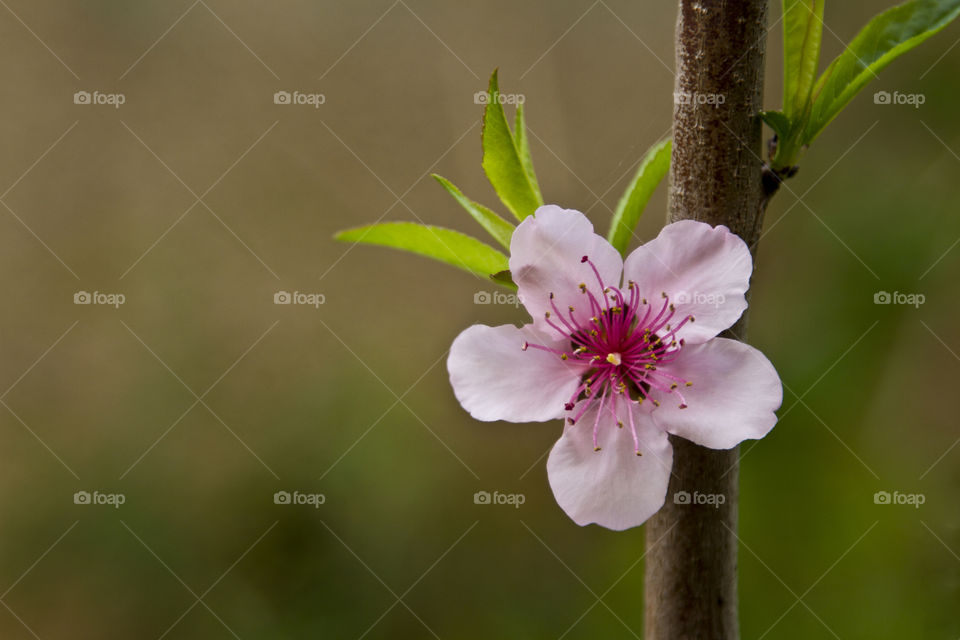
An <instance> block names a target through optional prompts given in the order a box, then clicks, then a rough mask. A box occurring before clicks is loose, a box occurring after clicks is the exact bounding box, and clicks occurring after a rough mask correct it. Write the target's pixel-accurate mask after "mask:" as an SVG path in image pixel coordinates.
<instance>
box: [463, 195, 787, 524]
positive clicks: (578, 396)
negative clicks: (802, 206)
mask: <svg viewBox="0 0 960 640" xmlns="http://www.w3.org/2000/svg"><path fill="white" fill-rule="evenodd" d="M510 254H511V255H510V272H511V274H512V276H513V280H514V282H515V283H516V284H517V287H518V297H519V299H520V300H521V301H522V303H523V305H524V307H525V308H526V310H527V311H528V312H529V313H530V315H531V317H532V318H533V321H532V323H530V324H527V325H525V326H523V327H520V328H518V327H516V326H513V325H503V326H499V327H489V326H485V325H474V326H472V327H469V328H468V329H466V330H465V331H463V332H462V333H461V334H460V335H459V336H458V337H457V338H456V339H455V340H454V342H453V345H452V347H451V349H450V356H449V358H448V361H447V368H448V371H449V374H450V382H451V384H452V386H453V390H454V393H455V395H456V397H457V399H458V400H459V401H460V404H461V405H462V406H463V407H464V409H466V410H467V411H468V412H469V413H470V415H472V416H473V417H474V418H476V419H477V420H482V421H494V420H506V421H510V422H542V421H547V420H555V419H560V418H562V419H563V420H564V427H563V434H562V436H561V437H560V439H559V440H558V441H557V442H556V444H555V445H554V447H553V449H552V450H551V452H550V456H549V458H548V460H547V475H548V478H549V482H550V486H551V488H552V490H553V494H554V496H555V497H556V500H557V502H558V504H559V505H560V506H561V507H562V508H563V510H564V511H566V513H567V514H568V515H569V516H570V517H571V518H572V519H573V520H574V521H575V522H576V523H577V524H580V525H586V524H589V523H597V524H600V525H602V526H604V527H607V528H610V529H616V530H622V529H626V528H629V527H634V526H637V525H640V524H642V523H643V522H644V521H646V520H647V519H648V518H649V517H650V516H652V515H653V514H654V513H656V512H657V511H658V510H659V509H660V507H661V506H663V503H664V499H665V497H666V493H667V487H668V484H669V480H670V474H671V466H672V464H673V449H672V447H671V444H670V440H669V438H668V434H673V435H675V436H679V437H683V438H686V439H687V440H690V441H692V442H695V443H697V444H699V445H702V446H705V447H709V448H712V449H729V448H731V447H733V446H735V445H737V444H738V443H740V442H741V441H743V440H745V439H748V438H753V439H756V438H762V437H763V436H765V435H766V434H767V433H768V432H769V431H770V429H772V428H773V426H774V424H776V421H777V418H776V415H775V413H774V412H775V411H776V410H777V409H778V408H779V407H780V403H781V401H782V396H783V391H782V388H781V384H780V378H779V377H778V375H777V372H776V370H775V369H774V368H773V365H772V364H771V363H770V361H769V360H767V358H766V357H765V356H764V355H763V354H762V353H761V352H760V351H758V350H756V349H754V348H753V347H751V346H749V345H746V344H744V343H742V342H738V341H736V340H730V339H727V338H719V337H717V335H718V334H719V333H720V332H722V331H724V330H725V329H728V328H730V327H731V326H732V325H733V324H734V323H735V322H736V321H737V319H738V318H739V317H740V316H741V314H742V313H743V311H744V309H746V308H747V301H746V298H745V296H744V294H745V293H746V291H747V289H748V287H749V283H750V275H751V272H752V270H753V261H752V258H751V256H750V251H749V250H748V249H747V246H746V244H745V243H744V242H743V240H741V239H740V238H739V237H737V236H736V235H734V234H733V233H731V232H730V231H729V230H728V229H727V228H726V227H723V226H718V227H712V226H710V225H708V224H705V223H702V222H696V221H692V220H684V221H680V222H675V223H673V224H669V225H667V226H666V227H664V228H663V230H662V231H661V232H660V234H659V235H658V236H657V237H656V238H655V239H653V240H651V241H650V242H647V243H646V244H644V245H642V246H640V247H639V248H638V249H636V250H635V251H634V252H633V253H631V254H630V255H629V256H628V257H627V258H626V260H623V259H622V258H621V257H620V254H619V253H618V252H617V250H616V249H615V248H614V247H613V246H612V245H610V244H609V243H608V242H607V241H606V240H605V239H603V238H602V237H600V236H598V235H596V234H595V233H594V231H593V225H592V224H591V223H590V221H589V220H588V219H587V218H586V217H585V216H584V215H583V214H582V213H580V212H578V211H573V210H567V209H561V208H560V207H557V206H554V205H547V206H543V207H540V208H539V209H538V210H537V211H536V213H535V214H534V215H533V216H531V217H528V218H526V219H525V220H524V221H523V222H521V223H520V224H519V225H518V226H517V229H516V231H515V232H514V234H513V237H512V239H511V243H510Z"/></svg>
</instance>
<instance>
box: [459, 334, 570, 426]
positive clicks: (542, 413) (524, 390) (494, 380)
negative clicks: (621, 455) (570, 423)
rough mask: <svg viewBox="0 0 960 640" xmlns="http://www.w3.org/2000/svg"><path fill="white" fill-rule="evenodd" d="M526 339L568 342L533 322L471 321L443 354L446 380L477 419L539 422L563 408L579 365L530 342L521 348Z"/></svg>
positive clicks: (556, 344)
mask: <svg viewBox="0 0 960 640" xmlns="http://www.w3.org/2000/svg"><path fill="white" fill-rule="evenodd" d="M525 341H529V342H531V343H535V344H540V345H544V346H549V347H553V348H559V349H568V350H569V348H570V344H569V342H555V341H554V339H553V338H552V337H550V336H546V335H544V334H542V333H541V332H539V331H537V330H536V329H534V328H533V326H532V325H527V326H525V327H523V328H522V329H518V328H517V327H515V326H513V325H503V326H500V327H488V326H485V325H481V324H475V325H473V326H472V327H469V328H467V329H466V330H465V331H463V333H461V334H460V335H459V336H457V338H456V340H454V341H453V345H452V346H451V347H450V356H449V357H448V358H447V371H448V372H449V373H450V384H452V385H453V393H454V395H456V396H457V400H459V401H460V404H461V405H463V408H464V409H466V410H467V411H468V412H469V413H470V415H472V416H473V417H474V418H476V419H477V420H483V421H487V422H490V421H493V420H507V421H509V422H542V421H545V420H552V419H554V418H559V417H560V415H561V414H563V412H564V404H565V403H566V402H567V401H568V400H569V399H570V396H571V395H572V394H573V392H574V391H575V390H576V389H577V386H579V383H580V375H581V374H582V372H583V367H582V366H578V365H575V364H573V363H571V362H570V361H564V360H561V359H560V357H559V356H558V355H555V354H552V353H548V352H546V351H541V350H539V349H534V348H533V347H530V348H528V349H527V350H526V351H524V350H523V349H522V346H523V343H524V342H525Z"/></svg>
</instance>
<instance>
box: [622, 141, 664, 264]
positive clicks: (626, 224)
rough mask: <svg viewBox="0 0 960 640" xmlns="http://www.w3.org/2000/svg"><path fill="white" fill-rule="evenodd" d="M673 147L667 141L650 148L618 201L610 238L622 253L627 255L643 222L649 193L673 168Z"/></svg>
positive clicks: (650, 194)
mask: <svg viewBox="0 0 960 640" xmlns="http://www.w3.org/2000/svg"><path fill="white" fill-rule="evenodd" d="M670 146H671V145H670V140H664V141H663V142H658V143H657V144H655V145H653V146H652V147H651V148H650V149H649V150H648V151H647V154H646V155H645V156H644V157H643V160H642V161H641V162H640V168H638V169H637V173H636V175H634V176H633V180H632V181H631V182H630V186H628V187H627V190H626V191H625V192H624V194H623V195H622V196H621V197H620V202H618V203H617V209H616V211H614V213H613V222H611V223H610V232H609V233H608V234H607V240H609V241H610V244H612V245H613V246H614V247H615V248H616V249H617V251H619V252H620V253H621V254H626V252H627V245H629V244H630V238H631V237H633V230H634V228H635V227H636V226H637V222H639V221H640V216H641V215H643V210H644V209H645V208H646V206H647V202H649V201H650V196H652V195H653V192H654V190H655V189H656V188H657V185H658V184H660V181H661V180H663V177H664V176H665V175H667V171H668V170H669V169H670Z"/></svg>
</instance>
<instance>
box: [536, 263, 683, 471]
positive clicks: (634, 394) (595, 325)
mask: <svg viewBox="0 0 960 640" xmlns="http://www.w3.org/2000/svg"><path fill="white" fill-rule="evenodd" d="M581 262H584V263H587V264H589V265H590V267H591V269H592V270H593V273H594V275H595V276H596V278H597V282H598V283H599V284H600V289H601V291H602V292H603V300H602V302H601V300H599V299H598V298H597V296H596V295H594V293H593V292H592V291H591V290H590V289H589V288H588V287H587V285H586V284H585V283H581V284H580V285H579V287H580V293H581V294H582V295H583V296H584V304H585V305H586V306H589V308H590V316H589V319H587V320H584V317H585V316H584V314H577V313H576V309H575V308H574V307H573V306H570V307H568V308H567V312H566V313H563V312H562V311H561V310H560V309H559V308H558V307H557V304H556V301H555V299H554V295H553V293H551V294H550V306H551V307H552V309H553V312H552V313H551V312H550V311H547V312H546V313H545V314H544V315H545V318H546V321H547V324H548V325H549V326H550V327H551V328H553V329H554V330H555V331H557V332H558V333H559V334H560V335H561V336H562V337H563V338H564V339H565V340H568V341H569V343H570V348H569V350H559V349H554V348H551V347H547V346H544V345H538V344H532V343H528V342H525V343H523V346H522V348H523V349H524V350H526V349H528V348H530V347H532V348H534V349H540V350H543V351H549V352H551V353H555V354H557V355H558V356H559V357H560V359H562V360H564V361H568V362H570V363H571V364H579V365H581V366H582V367H583V369H584V371H583V374H582V375H581V381H580V385H579V387H578V388H577V390H576V391H575V392H574V393H573V395H572V396H571V398H570V400H568V401H567V403H566V404H565V405H564V409H566V410H567V411H569V412H573V411H574V409H576V414H575V415H572V416H570V417H568V418H567V422H569V423H570V424H571V425H573V424H576V423H577V421H578V420H580V418H581V417H583V415H584V414H585V413H586V412H587V410H588V409H589V408H590V407H592V406H593V405H594V403H598V406H597V415H596V419H595V420H594V424H593V448H594V450H595V451H600V447H599V446H597V428H598V427H599V424H600V416H601V415H602V414H603V412H604V411H605V410H606V411H608V412H609V413H610V415H611V416H612V417H613V419H614V421H615V422H616V424H617V427H619V428H622V427H623V425H624V423H623V420H621V419H620V417H619V416H620V414H621V411H620V410H619V409H618V403H620V402H621V400H622V404H623V405H624V407H623V409H624V410H625V411H626V414H627V419H628V423H629V425H630V430H631V432H632V434H633V443H634V449H635V451H636V453H637V455H640V443H639V440H638V438H637V430H636V427H635V425H634V420H633V406H634V405H637V406H638V405H640V404H642V403H643V401H644V400H647V399H649V400H650V402H652V403H653V404H654V406H660V403H659V402H658V401H657V400H656V399H654V398H652V397H650V394H651V392H652V391H658V392H662V393H666V394H676V397H677V399H678V400H679V403H680V408H681V409H685V408H686V406H687V404H686V401H685V400H684V397H683V394H682V393H681V392H680V387H689V386H691V385H692V384H693V383H692V382H690V381H689V380H685V379H683V378H680V377H677V376H675V375H673V374H671V373H669V372H667V371H664V370H663V365H666V364H669V363H670V362H673V360H675V359H676V357H677V355H678V354H679V352H680V350H681V349H682V348H683V339H679V340H678V339H677V331H678V330H679V329H680V328H681V327H683V326H684V325H685V324H686V323H687V322H693V321H694V318H693V316H691V315H688V316H684V317H682V318H679V320H678V319H676V318H675V315H676V309H675V307H674V305H673V304H672V303H671V302H670V297H669V296H668V295H667V294H666V293H662V294H661V297H662V300H663V302H662V303H661V304H659V305H654V304H650V303H649V302H648V301H647V300H646V299H645V298H643V297H642V296H641V295H640V292H639V287H638V286H637V284H636V283H635V282H633V281H632V280H631V281H628V282H627V291H626V292H624V291H622V290H621V289H619V288H617V287H612V286H608V285H605V284H604V282H603V278H602V277H601V276H600V271H599V270H598V269H597V267H596V265H594V263H593V262H592V261H591V260H590V258H589V257H588V256H584V257H583V258H582V260H581Z"/></svg>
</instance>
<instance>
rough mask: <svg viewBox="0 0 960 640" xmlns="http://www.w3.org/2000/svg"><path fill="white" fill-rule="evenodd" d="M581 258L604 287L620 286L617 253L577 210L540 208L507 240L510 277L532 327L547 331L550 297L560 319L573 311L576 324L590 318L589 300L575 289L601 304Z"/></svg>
mask: <svg viewBox="0 0 960 640" xmlns="http://www.w3.org/2000/svg"><path fill="white" fill-rule="evenodd" d="M583 256H589V258H590V260H591V261H592V262H593V263H594V264H595V265H596V267H597V271H599V272H600V276H601V278H603V282H604V286H614V287H616V286H619V285H620V273H621V271H622V268H623V260H622V259H621V258H620V254H619V253H618V252H617V250H616V249H614V248H613V247H612V246H611V245H610V243H609V242H607V241H606V240H605V239H604V238H602V237H600V236H598V235H597V234H595V233H594V232H593V225H592V224H591V223H590V221H589V220H588V219H587V218H586V216H584V215H583V214H582V213H580V212H579V211H574V210H572V209H561V208H560V207H558V206H555V205H546V206H543V207H540V208H539V209H537V211H536V213H534V215H533V216H531V217H529V218H526V219H525V220H524V221H523V222H521V223H520V224H519V225H518V226H517V230H516V231H514V232H513V238H512V239H511V241H510V273H511V274H512V275H513V281H514V282H516V283H517V285H518V289H519V296H520V299H521V300H522V301H523V305H524V306H525V307H526V308H527V311H529V312H530V315H531V316H532V317H533V321H534V324H536V326H538V327H540V328H548V325H547V324H546V323H545V321H544V314H545V313H546V312H547V311H550V312H551V313H554V311H553V307H552V306H551V304H550V294H551V293H553V294H554V296H555V299H554V303H555V304H556V306H557V309H559V310H560V312H561V314H563V315H564V317H566V316H567V314H568V313H569V312H568V308H569V307H570V306H573V307H574V308H575V309H576V312H575V313H576V314H577V317H578V318H581V320H582V321H586V319H588V318H590V316H592V315H593V313H592V312H591V310H590V301H589V299H588V298H587V296H586V295H584V294H583V293H581V291H580V289H579V285H580V284H581V283H583V284H586V285H587V287H588V288H589V289H590V290H591V291H592V292H593V294H594V295H595V296H597V299H598V300H601V304H602V298H601V296H602V295H603V293H602V289H601V287H600V285H599V283H598V281H597V276H596V274H595V273H594V272H593V269H591V268H590V265H589V264H586V263H583V262H582V261H581V260H582V258H583ZM554 333H556V332H554Z"/></svg>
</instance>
